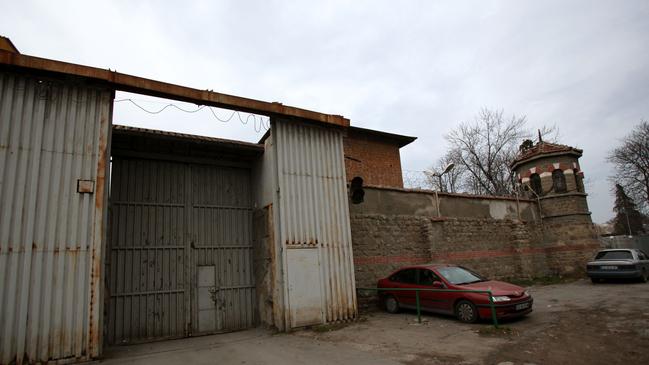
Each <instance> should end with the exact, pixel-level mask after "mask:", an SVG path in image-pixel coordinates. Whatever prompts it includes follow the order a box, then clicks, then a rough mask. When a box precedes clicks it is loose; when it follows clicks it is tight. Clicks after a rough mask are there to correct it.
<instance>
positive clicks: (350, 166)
mask: <svg viewBox="0 0 649 365" xmlns="http://www.w3.org/2000/svg"><path fill="white" fill-rule="evenodd" d="M343 146H344V152H345V172H346V174H347V181H351V180H352V179H353V178H354V177H356V176H360V177H361V178H362V179H363V184H365V185H379V186H388V187H397V188H402V187H403V177H402V174H401V157H400V154H399V146H398V145H397V144H395V143H394V142H389V141H384V140H381V139H378V138H376V137H372V136H363V135H359V134H352V133H350V134H349V135H348V136H347V137H345V139H344V140H343Z"/></svg>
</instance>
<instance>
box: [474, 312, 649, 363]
mask: <svg viewBox="0 0 649 365" xmlns="http://www.w3.org/2000/svg"><path fill="white" fill-rule="evenodd" d="M647 328H649V315H643V314H642V313H639V314H620V313H618V312H613V311H610V310H607V309H605V308H593V309H592V310H583V309H573V310H569V311H565V312H560V313H558V315H557V318H556V321H555V323H554V324H552V325H550V326H548V327H546V328H545V329H544V330H543V331H541V332H536V331H532V332H529V333H525V332H522V333H521V335H520V337H518V338H517V339H516V340H515V341H509V342H508V343H507V344H505V345H502V346H500V347H499V348H498V349H497V350H496V351H494V352H493V353H492V354H490V355H489V356H488V357H487V358H486V360H485V363H486V364H498V363H501V362H506V361H509V362H512V363H514V364H525V363H534V364H571V365H581V364H584V365H590V364H649V351H647V346H649V331H647Z"/></svg>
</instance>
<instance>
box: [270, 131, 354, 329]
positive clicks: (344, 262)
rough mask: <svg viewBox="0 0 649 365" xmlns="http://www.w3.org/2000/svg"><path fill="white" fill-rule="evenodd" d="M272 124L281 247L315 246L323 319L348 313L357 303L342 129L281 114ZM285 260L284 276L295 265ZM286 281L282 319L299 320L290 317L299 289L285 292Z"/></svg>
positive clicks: (351, 313) (340, 317)
mask: <svg viewBox="0 0 649 365" xmlns="http://www.w3.org/2000/svg"><path fill="white" fill-rule="evenodd" d="M273 127H274V129H273V136H274V140H275V143H276V144H275V146H276V148H277V168H278V180H279V181H278V184H279V191H280V193H279V207H280V210H279V214H280V217H279V219H280V224H279V226H280V242H281V244H282V247H283V248H284V249H285V250H292V249H316V250H317V255H318V262H319V270H320V278H321V279H320V280H321V288H322V289H321V291H322V293H321V294H322V305H323V307H322V312H323V313H322V320H324V321H326V322H333V321H340V320H347V319H352V318H354V317H355V316H356V313H357V307H356V293H355V281H354V270H353V257H352V246H351V230H350V224H349V209H348V201H347V189H346V179H345V167H344V155H343V145H342V132H341V131H340V130H337V129H333V128H323V127H317V126H312V125H308V124H304V123H291V122H286V121H281V120H279V121H275V123H274V126H273ZM284 261H285V264H284V270H285V275H284V277H285V278H286V277H287V275H286V270H288V271H290V270H299V269H298V267H299V266H292V265H291V262H290V261H287V255H284ZM311 269H316V268H311ZM291 276H293V277H295V275H291ZM296 277H299V275H297V276H296ZM285 280H286V279H285ZM285 287H286V290H285V295H286V297H287V298H288V299H289V303H288V307H289V308H288V310H287V311H286V312H285V313H287V315H286V318H285V320H286V323H287V324H289V325H291V324H295V323H299V320H296V319H295V318H290V317H291V316H294V315H296V313H299V311H298V310H296V308H294V307H295V305H296V303H295V300H293V303H291V298H292V297H293V298H297V297H298V296H299V295H300V294H299V293H293V294H294V295H292V294H291V293H289V291H290V288H288V285H287V284H286V281H285ZM291 307H293V308H291Z"/></svg>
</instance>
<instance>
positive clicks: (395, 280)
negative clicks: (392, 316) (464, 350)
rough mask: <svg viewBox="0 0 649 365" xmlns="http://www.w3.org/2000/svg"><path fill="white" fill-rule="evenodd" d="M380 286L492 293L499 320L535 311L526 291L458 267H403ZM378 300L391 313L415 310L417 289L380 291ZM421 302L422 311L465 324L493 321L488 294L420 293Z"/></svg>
mask: <svg viewBox="0 0 649 365" xmlns="http://www.w3.org/2000/svg"><path fill="white" fill-rule="evenodd" d="M378 287H379V288H385V289H392V288H399V289H409V288H420V289H453V290H490V291H491V293H492V295H493V301H494V304H495V307H496V315H497V317H498V318H513V317H520V316H524V315H526V314H528V313H530V312H531V311H532V302H533V299H532V296H531V295H530V294H529V293H528V292H527V291H526V290H525V289H524V288H521V287H520V286H517V285H514V284H509V283H505V282H502V281H495V280H488V279H486V278H484V277H482V276H480V275H479V274H477V273H475V272H473V271H471V270H469V269H466V268H464V267H461V266H457V265H447V264H440V265H420V266H409V267H404V268H401V269H399V270H397V271H395V272H393V273H392V274H390V276H388V277H387V278H385V279H381V280H379V283H378ZM379 297H380V298H381V301H382V303H383V304H384V306H385V309H386V310H387V311H388V312H390V313H396V312H398V311H399V309H400V308H409V309H415V308H416V296H415V291H414V290H413V291H409V290H380V291H379ZM419 303H420V306H421V308H422V310H426V311H429V312H435V313H442V314H450V315H454V316H456V317H457V318H458V319H459V320H460V321H462V322H467V323H473V322H475V321H477V320H478V319H480V318H483V319H489V318H491V309H490V308H489V296H488V295H487V294H486V293H463V292H430V291H421V292H419Z"/></svg>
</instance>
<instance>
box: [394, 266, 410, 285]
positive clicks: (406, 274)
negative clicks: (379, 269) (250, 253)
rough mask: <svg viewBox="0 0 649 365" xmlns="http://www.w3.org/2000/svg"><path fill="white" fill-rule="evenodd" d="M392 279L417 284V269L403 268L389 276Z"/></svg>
mask: <svg viewBox="0 0 649 365" xmlns="http://www.w3.org/2000/svg"><path fill="white" fill-rule="evenodd" d="M390 280H392V281H396V282H398V283H404V284H417V270H416V269H405V270H401V271H399V272H398V273H396V274H394V275H392V277H391V278H390Z"/></svg>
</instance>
